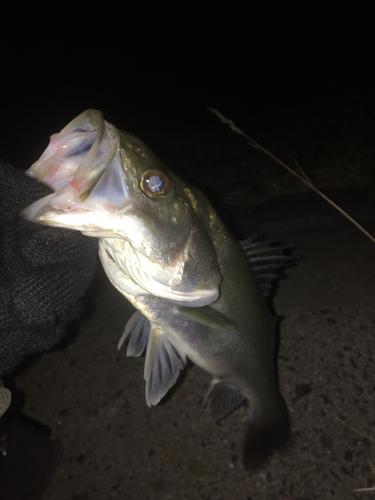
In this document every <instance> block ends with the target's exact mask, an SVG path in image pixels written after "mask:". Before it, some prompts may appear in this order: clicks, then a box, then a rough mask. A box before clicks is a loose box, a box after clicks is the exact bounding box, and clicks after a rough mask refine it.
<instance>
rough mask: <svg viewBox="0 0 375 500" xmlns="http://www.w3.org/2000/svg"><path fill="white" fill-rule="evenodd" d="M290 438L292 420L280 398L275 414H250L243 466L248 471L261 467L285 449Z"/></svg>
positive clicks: (252, 412) (253, 412)
mask: <svg viewBox="0 0 375 500" xmlns="http://www.w3.org/2000/svg"><path fill="white" fill-rule="evenodd" d="M289 437H290V419H289V414H288V410H287V407H286V404H285V402H284V400H283V399H282V398H281V396H280V402H279V406H278V408H277V410H276V411H275V413H273V414H267V415H261V414H260V413H259V414H258V412H255V411H251V412H250V421H249V424H248V428H247V431H246V436H245V442H244V446H243V466H244V468H245V469H247V470H254V469H257V468H259V467H261V466H262V465H263V464H264V462H265V461H266V460H267V459H268V457H269V456H270V455H271V454H272V452H273V451H274V450H276V449H281V448H283V447H284V446H285V445H286V443H287V441H288V439H289Z"/></svg>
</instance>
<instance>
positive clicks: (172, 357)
mask: <svg viewBox="0 0 375 500" xmlns="http://www.w3.org/2000/svg"><path fill="white" fill-rule="evenodd" d="M185 365H186V356H185V354H183V353H181V352H180V351H178V350H177V349H176V347H175V346H174V345H173V344H172V343H171V342H170V341H169V340H168V338H167V336H166V334H165V332H164V331H163V330H162V329H161V328H158V327H152V328H151V332H150V336H149V340H148V344H147V353H146V361H145V370H144V378H145V380H146V403H147V405H148V406H151V405H157V404H158V403H159V401H160V400H161V398H162V397H163V396H165V394H166V393H167V392H168V390H169V389H170V388H171V387H172V385H174V383H175V382H176V380H177V378H178V376H179V374H180V370H182V368H184V367H185Z"/></svg>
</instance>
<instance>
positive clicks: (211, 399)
mask: <svg viewBox="0 0 375 500" xmlns="http://www.w3.org/2000/svg"><path fill="white" fill-rule="evenodd" d="M244 400H245V397H244V396H243V395H242V393H241V392H240V391H239V390H238V389H236V388H235V387H231V386H229V385H226V384H224V383H222V382H217V381H216V380H215V379H214V380H213V381H212V382H211V386H210V387H209V389H208V391H207V394H206V396H205V398H204V401H203V404H204V405H207V407H208V409H209V411H210V414H211V418H212V419H213V420H219V419H220V418H223V417H225V416H226V415H228V413H230V412H231V411H233V410H234V409H235V408H237V406H239V405H240V404H241V403H242V402H243V401H244Z"/></svg>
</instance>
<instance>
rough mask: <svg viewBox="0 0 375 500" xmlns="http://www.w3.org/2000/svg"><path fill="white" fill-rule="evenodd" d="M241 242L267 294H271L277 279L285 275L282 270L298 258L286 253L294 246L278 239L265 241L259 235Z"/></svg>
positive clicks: (262, 288) (261, 286) (260, 285)
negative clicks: (281, 242) (284, 243)
mask: <svg viewBox="0 0 375 500" xmlns="http://www.w3.org/2000/svg"><path fill="white" fill-rule="evenodd" d="M240 244H241V246H242V249H243V250H244V251H245V254H246V258H247V260H248V262H249V264H250V266H251V268H252V270H253V272H254V276H255V279H256V280H257V283H258V285H259V287H260V288H261V290H262V291H263V293H264V295H265V296H268V295H269V294H270V292H271V290H272V288H273V285H274V282H275V280H277V279H280V278H282V277H283V276H282V273H281V272H280V270H281V269H282V268H283V267H287V266H289V265H291V264H292V263H293V262H294V261H295V260H297V259H298V257H291V256H290V255H285V254H284V252H286V251H288V250H289V251H290V250H291V249H292V248H293V247H292V246H287V245H280V244H278V242H276V241H263V240H261V239H260V238H259V237H258V236H257V235H254V236H252V237H251V238H248V239H247V240H245V241H240Z"/></svg>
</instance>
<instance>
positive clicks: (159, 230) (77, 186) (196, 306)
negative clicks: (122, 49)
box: [22, 110, 289, 468]
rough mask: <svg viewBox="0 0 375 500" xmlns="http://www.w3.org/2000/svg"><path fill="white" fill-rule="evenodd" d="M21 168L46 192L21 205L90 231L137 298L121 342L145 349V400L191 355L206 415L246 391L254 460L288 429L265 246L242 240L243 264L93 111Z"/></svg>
mask: <svg viewBox="0 0 375 500" xmlns="http://www.w3.org/2000/svg"><path fill="white" fill-rule="evenodd" d="M27 173H28V175H30V176H32V177H35V178H37V179H39V180H40V181H43V182H45V183H46V184H48V185H49V186H50V187H51V188H52V189H53V190H54V191H55V192H54V193H52V194H50V195H49V196H46V197H45V198H43V199H41V200H38V201H37V202H35V203H33V204H32V205H30V206H29V207H27V208H26V209H24V210H23V213H22V215H23V216H24V217H26V218H27V219H29V220H30V221H33V222H36V223H39V224H48V225H51V226H55V227H62V228H71V229H75V230H79V231H81V232H82V233H83V234H85V235H87V236H93V237H97V238H99V255H100V259H101V262H102V265H103V267H104V270H105V272H106V273H107V275H108V277H109V279H110V280H111V282H112V284H113V285H114V286H115V287H116V288H117V289H118V290H119V291H120V292H121V293H122V294H123V295H124V296H125V297H126V298H127V299H128V300H129V301H130V302H131V303H132V304H133V305H134V306H135V307H136V308H137V312H136V313H135V314H134V315H133V316H132V317H131V319H130V320H129V321H128V323H127V325H126V327H125V331H124V334H123V336H122V337H121V339H120V342H119V347H121V345H122V343H123V342H124V340H125V339H126V338H129V342H128V346H127V355H128V356H139V355H141V354H142V353H143V352H144V350H146V359H145V369H144V377H145V380H146V402H147V404H148V405H149V406H150V405H156V404H157V403H158V402H159V401H160V399H161V398H162V397H163V396H164V395H165V394H166V392H167V391H168V390H169V389H170V387H172V386H173V384H174V383H175V382H176V380H177V378H178V376H179V373H180V370H181V369H183V368H184V366H185V364H186V360H187V358H189V359H190V360H191V361H193V362H194V363H195V364H196V365H198V366H200V367H201V368H202V369H203V370H205V371H206V372H208V373H210V374H211V375H212V377H213V378H212V382H211V385H210V387H209V390H208V392H207V394H206V397H205V399H204V402H205V403H206V404H207V406H208V407H209V409H210V412H211V416H212V417H213V418H214V419H219V418H222V417H224V416H225V415H227V414H228V413H229V412H231V411H232V410H233V409H234V408H236V407H237V406H238V405H239V404H241V403H242V402H243V401H244V399H247V400H248V401H249V406H250V409H249V425H248V432H247V437H246V442H245V454H244V462H245V466H246V467H248V468H251V467H257V466H259V465H260V464H261V463H262V462H263V461H264V460H265V459H266V458H267V456H268V455H269V453H270V451H271V450H272V449H273V448H274V447H277V446H281V445H282V444H284V442H285V440H286V438H287V434H288V429H289V419H288V412H287V409H286V405H285V403H284V400H283V398H282V397H281V395H280V392H279V390H278V386H277V381H276V371H275V348H274V344H275V342H274V335H275V334H274V319H273V318H272V316H271V314H270V312H269V310H268V308H267V305H266V301H265V298H264V295H263V293H262V289H261V287H260V286H259V284H258V282H257V280H259V274H260V271H261V270H262V269H263V268H266V269H267V268H268V267H269V266H271V267H272V266H273V267H275V264H272V262H271V264H270V263H269V262H268V261H267V258H269V259H270V260H272V256H271V257H270V256H269V255H268V253H269V249H268V248H267V247H264V246H262V245H259V244H257V243H256V242H254V241H253V240H248V241H247V242H245V245H244V248H245V250H246V252H247V253H248V254H249V255H250V257H251V259H250V260H251V261H252V265H253V268H254V269H255V270H257V272H255V273H254V272H252V270H251V268H250V266H249V262H248V259H247V257H246V252H245V251H244V248H242V247H241V246H240V244H239V243H238V242H237V241H236V240H235V239H234V238H233V237H232V236H231V235H230V233H229V232H228V230H227V229H226V227H225V226H224V224H223V223H222V221H221V220H220V218H219V217H218V215H217V213H216V212H215V210H214V209H213V207H212V206H211V204H210V202H209V201H208V200H207V198H206V197H205V196H204V195H203V194H202V193H201V192H200V191H199V190H198V189H196V188H195V187H193V186H191V185H189V184H188V183H186V182H184V181H182V180H181V179H180V178H179V177H178V176H177V175H175V174H174V173H173V172H171V171H170V170H169V169H168V168H167V167H166V166H165V165H164V164H163V163H162V162H161V161H160V160H158V159H157V158H156V157H155V156H154V155H153V154H152V153H151V151H150V150H149V149H148V148H147V147H146V146H145V145H144V144H143V143H142V142H141V141H140V140H139V139H138V138H136V137H135V136H133V135H131V134H129V133H126V132H122V131H119V130H118V129H117V128H115V127H114V126H113V125H111V124H109V123H107V122H106V121H105V120H104V118H103V115H102V113H101V112H100V111H96V110H87V111H85V112H84V113H82V114H81V115H79V116H78V117H77V118H75V119H74V120H73V121H72V122H70V123H69V124H68V125H67V126H66V127H65V128H64V129H63V130H62V131H61V132H60V133H59V134H55V135H53V136H52V137H51V142H50V144H49V146H48V148H47V149H46V151H45V152H44V153H43V155H42V156H41V158H40V159H39V160H38V161H37V162H36V163H34V164H33V165H32V167H31V168H30V169H29V170H28V171H27ZM276 260H277V258H276ZM257 268H258V269H257ZM264 286H265V287H267V286H268V284H267V280H266V282H265V283H264Z"/></svg>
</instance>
